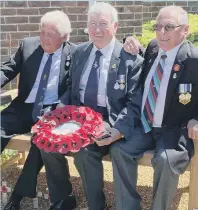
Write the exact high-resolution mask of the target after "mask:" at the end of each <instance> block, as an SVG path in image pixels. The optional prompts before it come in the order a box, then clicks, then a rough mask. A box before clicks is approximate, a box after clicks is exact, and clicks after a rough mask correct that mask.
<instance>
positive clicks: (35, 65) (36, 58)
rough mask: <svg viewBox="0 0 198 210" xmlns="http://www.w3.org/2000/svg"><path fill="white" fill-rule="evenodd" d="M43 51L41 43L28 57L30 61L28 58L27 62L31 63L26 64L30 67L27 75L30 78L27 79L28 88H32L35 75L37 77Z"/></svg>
mask: <svg viewBox="0 0 198 210" xmlns="http://www.w3.org/2000/svg"><path fill="white" fill-rule="evenodd" d="M43 53H44V50H43V48H42V47H41V45H39V46H38V47H37V49H36V50H35V51H34V53H33V55H32V56H31V58H30V59H32V61H30V60H29V61H28V62H29V63H31V65H29V66H28V68H29V69H30V70H29V75H28V77H29V78H30V80H29V88H30V90H31V89H32V87H33V85H34V83H35V81H36V77H37V74H38V71H39V67H40V64H41V60H42V58H43Z"/></svg>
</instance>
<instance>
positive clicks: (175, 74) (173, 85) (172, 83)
mask: <svg viewBox="0 0 198 210" xmlns="http://www.w3.org/2000/svg"><path fill="white" fill-rule="evenodd" d="M186 47H187V45H186V43H185V42H184V44H182V46H181V47H180V49H179V51H178V53H177V56H176V58H175V62H174V64H173V67H172V71H171V75H170V78H169V83H168V88H167V92H166V101H165V108H164V117H165V116H166V114H167V112H168V108H169V105H170V102H171V100H172V97H173V95H174V93H175V92H176V91H178V90H177V86H178V83H179V79H180V77H181V75H182V73H183V71H184V65H183V63H182V62H183V61H184V60H185V58H186V55H187V53H186ZM176 68H177V69H176Z"/></svg>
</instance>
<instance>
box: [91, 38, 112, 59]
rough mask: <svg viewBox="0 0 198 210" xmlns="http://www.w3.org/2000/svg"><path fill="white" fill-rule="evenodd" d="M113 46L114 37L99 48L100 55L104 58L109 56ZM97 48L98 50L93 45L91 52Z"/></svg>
mask: <svg viewBox="0 0 198 210" xmlns="http://www.w3.org/2000/svg"><path fill="white" fill-rule="evenodd" d="M114 46H115V37H113V39H112V40H111V41H110V43H109V44H108V45H107V46H105V47H104V48H102V49H100V51H101V53H102V55H103V56H104V57H105V58H108V57H111V55H112V52H113V49H114ZM97 50H99V49H98V48H97V47H96V46H95V45H94V46H93V50H92V53H93V54H95V52H96V51H97Z"/></svg>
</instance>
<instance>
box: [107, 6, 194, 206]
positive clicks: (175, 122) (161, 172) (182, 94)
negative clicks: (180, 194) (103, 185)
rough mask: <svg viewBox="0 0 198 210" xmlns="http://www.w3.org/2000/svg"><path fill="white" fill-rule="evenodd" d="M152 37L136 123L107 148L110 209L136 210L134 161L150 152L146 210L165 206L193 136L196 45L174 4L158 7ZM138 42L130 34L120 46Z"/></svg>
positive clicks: (188, 156)
mask: <svg viewBox="0 0 198 210" xmlns="http://www.w3.org/2000/svg"><path fill="white" fill-rule="evenodd" d="M153 29H154V30H155V31H156V40H152V41H151V42H150V44H149V45H148V47H147V49H146V51H145V55H144V58H145V61H144V65H143V70H142V79H141V85H142V86H143V91H142V95H143V99H142V106H141V122H142V123H141V124H142V125H141V126H139V127H136V128H135V129H134V131H133V134H132V135H133V138H132V139H131V141H126V142H116V143H115V144H113V146H112V147H111V152H110V153H111V157H112V162H113V168H114V174H116V175H117V176H116V179H115V182H117V185H116V184H115V186H116V189H115V192H117V193H116V209H119V210H131V209H135V210H140V209H141V206H140V201H141V198H140V195H139V194H138V193H137V191H136V183H137V159H139V158H141V157H142V155H143V153H144V152H145V151H147V150H154V156H153V159H152V165H153V168H154V179H153V200H152V206H151V208H150V209H151V210H168V209H169V208H170V205H171V202H172V201H173V197H174V195H175V192H176V190H177V185H178V180H179V175H180V174H182V173H184V171H185V169H186V168H187V166H188V164H189V161H190V159H191V157H192V156H193V153H194V148H193V140H195V141H196V140H198V133H197V127H198V121H197V120H198V112H197V107H198V71H197V66H198V49H197V48H195V47H194V46H193V45H192V44H191V43H190V42H188V41H187V40H186V37H187V35H188V31H189V25H188V15H187V13H186V11H185V10H183V9H182V8H181V7H178V6H168V7H164V8H162V9H161V10H160V11H159V14H158V16H157V19H156V24H155V25H154V26H153ZM139 46H140V44H139V43H138V41H137V40H135V39H134V38H133V37H129V38H127V40H126V44H125V50H126V51H127V52H129V53H133V54H136V53H137V52H138V51H139Z"/></svg>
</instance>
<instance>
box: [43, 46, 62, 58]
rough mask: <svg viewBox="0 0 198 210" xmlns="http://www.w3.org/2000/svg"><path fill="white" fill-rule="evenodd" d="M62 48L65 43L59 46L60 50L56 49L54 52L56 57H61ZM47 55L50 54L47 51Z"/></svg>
mask: <svg viewBox="0 0 198 210" xmlns="http://www.w3.org/2000/svg"><path fill="white" fill-rule="evenodd" d="M62 50H63V44H62V45H61V46H60V48H58V50H56V51H55V52H54V54H53V56H55V57H59V56H60V55H61V54H62ZM45 54H46V55H47V56H49V54H48V53H45Z"/></svg>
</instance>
